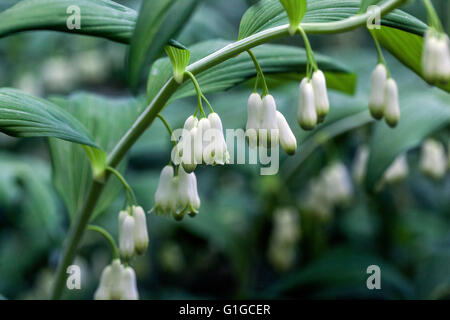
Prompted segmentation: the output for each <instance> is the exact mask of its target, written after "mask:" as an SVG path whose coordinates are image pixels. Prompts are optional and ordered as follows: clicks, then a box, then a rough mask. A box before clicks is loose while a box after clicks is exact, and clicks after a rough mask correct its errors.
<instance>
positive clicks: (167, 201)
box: [154, 165, 175, 215]
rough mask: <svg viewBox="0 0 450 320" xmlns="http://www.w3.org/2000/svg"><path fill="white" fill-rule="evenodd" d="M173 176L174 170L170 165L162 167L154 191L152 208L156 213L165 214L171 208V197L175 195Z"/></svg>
mask: <svg viewBox="0 0 450 320" xmlns="http://www.w3.org/2000/svg"><path fill="white" fill-rule="evenodd" d="M173 176H174V171H173V167H172V166H170V165H168V166H165V167H164V168H163V169H162V171H161V175H160V177H159V184H158V188H157V190H156V193H155V206H154V210H155V212H156V214H158V215H161V214H167V213H169V211H170V209H171V199H173V198H174V196H175V195H174V191H173V190H174V189H173V187H172V180H173Z"/></svg>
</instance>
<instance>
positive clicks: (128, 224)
mask: <svg viewBox="0 0 450 320" xmlns="http://www.w3.org/2000/svg"><path fill="white" fill-rule="evenodd" d="M134 225H135V221H134V217H133V216H131V215H129V214H127V215H126V216H124V215H123V214H120V213H119V249H120V256H121V257H122V258H124V259H130V258H131V257H132V256H133V254H134Z"/></svg>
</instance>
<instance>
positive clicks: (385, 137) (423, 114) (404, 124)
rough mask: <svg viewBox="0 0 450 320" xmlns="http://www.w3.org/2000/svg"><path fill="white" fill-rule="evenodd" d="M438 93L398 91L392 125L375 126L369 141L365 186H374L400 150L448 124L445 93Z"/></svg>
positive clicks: (414, 145)
mask: <svg viewBox="0 0 450 320" xmlns="http://www.w3.org/2000/svg"><path fill="white" fill-rule="evenodd" d="M439 93H441V94H442V97H440V96H436V95H431V94H429V93H428V94H427V93H426V92H420V94H412V95H411V93H410V95H409V96H408V95H403V96H402V95H400V96H401V97H404V98H405V99H403V100H401V102H400V106H401V117H400V122H399V124H398V126H397V127H396V128H395V129H391V128H389V127H388V126H387V125H386V124H385V123H384V122H379V123H377V124H376V126H375V130H374V133H373V134H372V137H371V142H370V156H369V161H368V165H367V177H366V180H365V181H366V187H367V188H368V189H369V190H374V188H375V186H376V184H377V183H378V182H379V181H380V179H381V177H382V176H383V174H384V172H385V170H386V169H387V168H388V167H389V165H390V164H391V163H392V161H394V159H395V158H396V157H397V156H398V155H399V154H401V153H403V152H406V151H408V150H410V149H412V148H414V147H417V146H418V145H419V144H420V143H421V142H422V141H423V140H424V139H425V138H426V137H427V136H429V135H431V134H432V133H433V132H435V131H437V130H439V129H441V128H443V127H445V126H447V127H448V126H449V125H450V108H449V105H448V95H447V94H446V93H442V92H439Z"/></svg>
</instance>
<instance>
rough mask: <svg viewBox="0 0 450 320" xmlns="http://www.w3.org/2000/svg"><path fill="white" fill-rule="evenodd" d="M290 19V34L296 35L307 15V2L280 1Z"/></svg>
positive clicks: (300, 0) (295, 0) (297, 0)
mask: <svg viewBox="0 0 450 320" xmlns="http://www.w3.org/2000/svg"><path fill="white" fill-rule="evenodd" d="M280 2H281V4H282V5H283V7H284V9H285V10H286V13H287V15H288V17H289V23H290V28H289V33H290V34H292V35H293V34H295V32H296V31H297V28H298V26H299V24H300V22H301V21H302V19H303V17H304V16H305V13H306V0H280Z"/></svg>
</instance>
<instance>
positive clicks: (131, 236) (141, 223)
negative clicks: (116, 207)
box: [119, 206, 148, 260]
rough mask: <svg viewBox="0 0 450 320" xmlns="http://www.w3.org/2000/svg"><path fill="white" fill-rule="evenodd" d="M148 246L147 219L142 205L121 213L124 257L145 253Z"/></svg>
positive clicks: (120, 230)
mask: <svg viewBox="0 0 450 320" xmlns="http://www.w3.org/2000/svg"><path fill="white" fill-rule="evenodd" d="M147 247H148V233H147V219H146V217H145V212H144V209H142V207H138V206H132V207H131V208H128V209H127V210H122V211H120V213H119V249H120V255H121V256H122V258H124V259H127V260H128V259H130V258H131V257H132V256H133V255H134V254H135V253H137V254H143V253H144V252H145V251H146V250H147Z"/></svg>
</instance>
